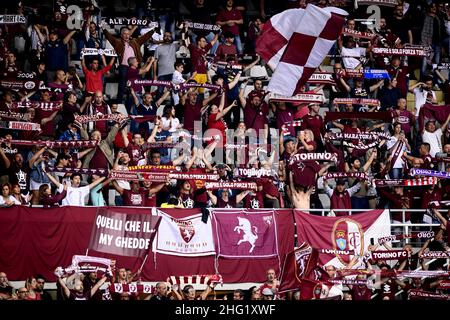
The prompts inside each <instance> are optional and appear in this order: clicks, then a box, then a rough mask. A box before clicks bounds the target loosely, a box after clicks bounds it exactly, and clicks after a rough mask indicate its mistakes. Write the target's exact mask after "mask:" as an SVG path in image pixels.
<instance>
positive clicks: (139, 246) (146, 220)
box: [88, 208, 161, 257]
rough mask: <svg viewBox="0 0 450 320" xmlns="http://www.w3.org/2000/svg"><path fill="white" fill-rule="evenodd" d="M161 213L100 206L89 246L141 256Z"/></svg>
mask: <svg viewBox="0 0 450 320" xmlns="http://www.w3.org/2000/svg"><path fill="white" fill-rule="evenodd" d="M160 220H161V217H158V216H153V215H151V214H139V215H138V214H133V215H128V214H125V213H119V212H114V211H112V210H109V209H105V208H99V209H98V211H97V216H96V217H95V224H94V226H93V227H92V232H91V238H90V241H89V247H88V248H89V249H92V250H95V251H98V252H104V253H112V254H116V255H119V256H127V257H142V256H144V255H145V254H146V253H148V252H149V250H150V248H151V245H152V241H153V239H154V237H155V234H156V229H157V227H158V224H159V222H160Z"/></svg>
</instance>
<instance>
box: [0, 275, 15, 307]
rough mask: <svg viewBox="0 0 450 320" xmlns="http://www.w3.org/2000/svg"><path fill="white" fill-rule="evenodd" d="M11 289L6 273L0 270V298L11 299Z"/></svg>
mask: <svg viewBox="0 0 450 320" xmlns="http://www.w3.org/2000/svg"><path fill="white" fill-rule="evenodd" d="M13 289H14V288H13V286H12V285H11V283H9V281H8V277H7V276H6V273H4V272H1V271H0V300H8V299H11V298H12V294H13Z"/></svg>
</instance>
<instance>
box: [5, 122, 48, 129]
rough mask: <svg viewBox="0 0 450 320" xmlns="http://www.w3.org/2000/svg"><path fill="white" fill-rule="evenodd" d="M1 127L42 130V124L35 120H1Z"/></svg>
mask: <svg viewBox="0 0 450 320" xmlns="http://www.w3.org/2000/svg"><path fill="white" fill-rule="evenodd" d="M0 128H2V129H11V130H20V131H41V125H40V124H39V123H34V122H21V121H0Z"/></svg>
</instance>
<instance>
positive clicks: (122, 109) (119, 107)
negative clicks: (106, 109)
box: [117, 103, 128, 116]
mask: <svg viewBox="0 0 450 320" xmlns="http://www.w3.org/2000/svg"><path fill="white" fill-rule="evenodd" d="M117 111H119V112H120V113H122V114H124V115H126V116H128V111H127V108H125V105H124V104H123V103H119V104H118V105H117Z"/></svg>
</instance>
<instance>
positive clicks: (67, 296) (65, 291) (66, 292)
mask: <svg viewBox="0 0 450 320" xmlns="http://www.w3.org/2000/svg"><path fill="white" fill-rule="evenodd" d="M58 283H59V284H60V285H61V288H62V289H63V292H64V295H65V296H66V298H69V297H70V290H69V288H68V287H67V285H66V282H65V281H64V280H63V279H61V278H60V277H58Z"/></svg>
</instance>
